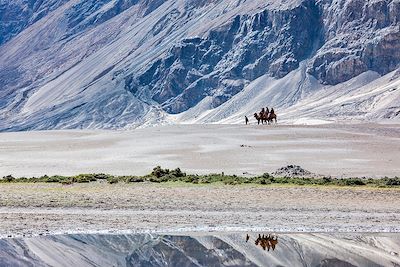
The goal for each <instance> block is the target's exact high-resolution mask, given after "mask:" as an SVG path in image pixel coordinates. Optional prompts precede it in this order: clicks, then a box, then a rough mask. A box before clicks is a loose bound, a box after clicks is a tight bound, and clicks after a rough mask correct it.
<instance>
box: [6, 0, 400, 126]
mask: <svg viewBox="0 0 400 267" xmlns="http://www.w3.org/2000/svg"><path fill="white" fill-rule="evenodd" d="M0 33H1V35H0V36H1V37H0V129H1V130H27V129H54V128H123V127H134V126H138V125H143V124H158V123H170V122H181V121H187V122H220V121H224V122H238V120H239V118H241V117H242V115H244V114H247V115H248V114H252V112H254V111H255V110H256V109H257V110H258V109H259V108H261V107H262V106H265V105H273V106H275V107H276V108H278V109H279V111H280V114H281V115H282V116H283V118H284V119H287V120H289V121H290V120H291V119H293V118H294V117H296V118H297V117H299V116H304V114H306V113H307V116H308V117H312V118H318V119H328V118H329V119H333V120H335V119H337V118H340V116H344V117H346V116H347V117H354V116H358V117H357V119H361V120H363V119H364V120H371V119H381V118H386V119H395V118H398V117H399V114H400V95H399V91H400V90H397V89H398V87H399V78H398V77H395V76H393V77H392V76H390V77H387V76H385V75H387V74H388V75H392V74H390V73H391V72H392V71H395V70H396V69H398V68H399V67H400V1H398V0H392V1H388V0H374V1H360V0H319V1H317V0H296V1H295V0H293V1H272V0H270V1H265V0H263V1H261V0H252V1H250V0H199V1H197V0H196V1H194V0H177V1H172V0H101V1H92V0H69V1H68V0H52V1H33V0H31V1H29V0H19V1H9V0H0ZM278 85H279V86H278ZM349 88H351V89H352V90H347V89H349ZM321 97H322V99H325V101H327V103H330V102H331V100H337V99H341V100H340V103H337V105H336V106H335V107H332V108H330V109H329V112H328V111H327V110H324V109H323V108H322V107H324V106H325V104H326V103H323V102H321V101H317V100H318V99H319V98H321ZM255 99H258V100H260V101H261V100H262V101H263V102H262V106H260V107H259V106H257V105H258V102H257V103H255V102H254V101H255ZM319 100H321V99H319ZM251 101H253V102H251ZM256 104H257V105H256ZM260 105H261V103H260ZM300 111H301V112H300ZM174 114H178V115H174ZM299 114H300V115H299ZM339 115H340V116H339ZM347 117H346V118H347Z"/></svg>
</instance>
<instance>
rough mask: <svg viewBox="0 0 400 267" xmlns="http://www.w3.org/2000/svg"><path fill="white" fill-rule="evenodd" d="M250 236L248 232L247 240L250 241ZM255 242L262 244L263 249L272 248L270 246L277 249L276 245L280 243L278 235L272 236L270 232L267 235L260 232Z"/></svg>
mask: <svg viewBox="0 0 400 267" xmlns="http://www.w3.org/2000/svg"><path fill="white" fill-rule="evenodd" d="M249 239H250V236H249V235H248V234H247V235H246V242H247V241H249ZM254 244H255V245H256V246H258V245H260V246H261V247H262V249H263V250H268V251H269V250H270V248H272V250H275V248H276V246H277V245H278V236H276V235H274V236H271V235H270V234H268V235H267V236H265V235H262V236H261V234H258V237H257V239H256V241H255V242H254Z"/></svg>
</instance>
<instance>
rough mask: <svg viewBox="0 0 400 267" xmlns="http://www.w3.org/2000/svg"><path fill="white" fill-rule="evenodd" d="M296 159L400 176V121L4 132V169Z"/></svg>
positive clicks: (320, 168)
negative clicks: (315, 124) (386, 122)
mask: <svg viewBox="0 0 400 267" xmlns="http://www.w3.org/2000/svg"><path fill="white" fill-rule="evenodd" d="M289 164H296V165H300V166H302V167H303V168H305V169H308V170H310V171H311V172H315V173H319V174H323V175H332V176H337V177H349V176H358V177H361V176H367V177H381V176H396V175H397V176H399V175H400V125H396V124H390V125H378V124H362V125H354V124H349V125H337V124H332V125H322V126H293V125H289V126H287V125H273V126H265V125H264V126H261V125H260V126H257V125H249V126H245V125H171V126H163V127H153V128H145V129H136V130H131V131H102V130H93V131H88V130H84V131H77V130H66V131H43V132H18V133H0V176H4V175H8V174H12V175H15V176H28V177H31V176H38V175H44V174H47V175H54V174H60V175H76V174H79V173H93V172H97V173H98V172H103V173H110V174H115V175H124V174H133V175H143V174H147V173H149V172H150V171H151V170H152V168H153V167H155V166H157V165H162V166H163V167H166V168H176V167H180V168H181V169H183V170H185V171H187V172H190V173H198V174H204V173H210V172H218V173H220V172H225V173H229V174H238V175H242V174H243V173H245V174H246V175H256V174H262V173H264V172H273V171H275V170H276V169H277V168H280V167H282V166H286V165H289Z"/></svg>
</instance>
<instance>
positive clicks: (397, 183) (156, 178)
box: [0, 166, 400, 188]
mask: <svg viewBox="0 0 400 267" xmlns="http://www.w3.org/2000/svg"><path fill="white" fill-rule="evenodd" d="M99 180H105V181H107V182H108V183H110V184H115V183H119V182H124V183H141V182H151V183H166V182H183V183H192V184H211V183H223V184H226V185H239V184H259V185H272V184H293V185H301V186H303V185H320V186H370V187H380V188H385V187H399V188H400V178H399V177H392V178H389V177H384V178H375V179H373V178H357V177H355V178H334V177H293V176H276V175H272V174H269V173H264V174H263V175H260V176H253V177H244V176H237V175H226V174H224V173H213V174H207V175H196V174H186V173H185V172H182V170H181V169H180V168H176V169H172V170H170V169H164V168H161V167H160V166H157V167H155V168H154V169H153V171H152V172H151V173H150V174H148V175H144V176H134V175H124V176H114V175H110V174H102V173H100V174H79V175H76V176H61V175H54V176H47V175H44V176H41V177H31V178H26V177H20V178H15V177H13V176H12V175H7V176H4V177H3V179H1V180H0V182H1V183H62V184H73V183H90V182H94V181H99Z"/></svg>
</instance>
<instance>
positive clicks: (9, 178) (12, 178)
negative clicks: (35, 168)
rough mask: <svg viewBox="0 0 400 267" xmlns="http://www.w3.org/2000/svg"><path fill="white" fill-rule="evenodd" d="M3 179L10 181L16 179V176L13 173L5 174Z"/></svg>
mask: <svg viewBox="0 0 400 267" xmlns="http://www.w3.org/2000/svg"><path fill="white" fill-rule="evenodd" d="M3 180H4V181H5V182H8V183H10V182H12V181H14V180H15V178H14V176H12V175H7V176H4V177H3Z"/></svg>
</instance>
